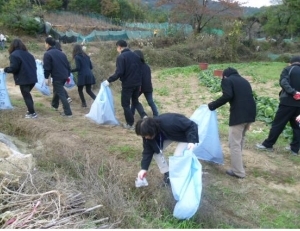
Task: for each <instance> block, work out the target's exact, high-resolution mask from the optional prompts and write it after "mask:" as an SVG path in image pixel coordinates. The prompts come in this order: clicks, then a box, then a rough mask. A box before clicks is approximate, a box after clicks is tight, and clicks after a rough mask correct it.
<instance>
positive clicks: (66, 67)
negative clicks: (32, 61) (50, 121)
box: [43, 37, 72, 117]
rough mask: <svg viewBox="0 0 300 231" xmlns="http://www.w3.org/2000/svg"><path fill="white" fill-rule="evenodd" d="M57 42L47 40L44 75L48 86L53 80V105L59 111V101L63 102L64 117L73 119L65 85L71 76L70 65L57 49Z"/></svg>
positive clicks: (49, 38) (50, 38)
mask: <svg viewBox="0 0 300 231" xmlns="http://www.w3.org/2000/svg"><path fill="white" fill-rule="evenodd" d="M55 43H56V41H55V40H54V39H53V38H52V37H47V38H46V40H45V48H46V49H47V51H46V52H45V54H44V58H43V63H44V65H43V66H44V75H45V78H46V79H48V85H50V84H51V78H49V77H50V75H51V77H52V79H53V82H52V85H53V98H52V102H51V105H52V107H53V108H54V109H55V110H57V109H58V106H59V100H61V102H62V105H63V109H64V113H63V114H62V116H67V117H71V116H72V111H71V107H70V104H69V103H68V100H67V97H66V93H65V89H64V85H65V83H66V81H67V79H68V77H69V76H70V73H71V72H70V64H69V61H68V59H67V56H66V55H65V54H64V53H63V52H61V51H60V50H59V49H57V48H56V47H55Z"/></svg>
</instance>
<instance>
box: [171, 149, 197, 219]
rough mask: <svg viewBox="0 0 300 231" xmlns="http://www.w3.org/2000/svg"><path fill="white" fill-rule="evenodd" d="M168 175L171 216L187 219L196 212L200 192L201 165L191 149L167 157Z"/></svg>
mask: <svg viewBox="0 0 300 231" xmlns="http://www.w3.org/2000/svg"><path fill="white" fill-rule="evenodd" d="M169 177H170V182H171V187H172V193H173V196H174V199H175V200H176V201H177V203H176V205H175V208H174V211H173V216H174V217H176V218H177V219H189V218H191V217H192V216H194V214H195V213H196V212H197V210H198V208H199V205H200V201H201V193H202V166H201V164H200V162H199V160H198V159H197V157H196V156H195V154H194V153H193V152H192V151H189V150H185V151H184V153H183V155H182V156H170V157H169Z"/></svg>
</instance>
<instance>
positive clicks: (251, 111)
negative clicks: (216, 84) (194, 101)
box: [208, 67, 256, 178]
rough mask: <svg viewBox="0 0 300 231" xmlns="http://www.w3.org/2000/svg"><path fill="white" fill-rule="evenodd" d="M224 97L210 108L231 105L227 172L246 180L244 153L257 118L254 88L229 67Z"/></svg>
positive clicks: (225, 74)
mask: <svg viewBox="0 0 300 231" xmlns="http://www.w3.org/2000/svg"><path fill="white" fill-rule="evenodd" d="M221 87H222V93H223V94H222V96H221V97H220V98H218V99H217V100H215V101H213V102H210V103H209V104H208V108H209V109H210V110H211V111H213V110H216V109H217V108H219V107H221V106H223V105H224V104H226V103H229V104H230V109H229V110H230V115H229V148H230V156H231V169H229V170H227V171H226V174H227V175H229V176H233V177H237V178H244V177H245V176H246V173H245V169H244V165H243V159H242V151H243V146H244V140H245V135H246V131H247V130H248V129H249V128H250V125H251V123H253V122H254V121H255V117H256V103H255V100H254V96H253V92H252V87H251V85H250V83H249V82H248V80H246V79H245V78H243V77H242V76H241V75H240V74H239V73H238V71H237V70H236V69H234V68H232V67H229V68H227V69H225V70H224V71H223V75H222V81H221Z"/></svg>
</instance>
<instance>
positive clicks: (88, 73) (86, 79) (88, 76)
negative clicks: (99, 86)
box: [71, 44, 96, 107]
mask: <svg viewBox="0 0 300 231" xmlns="http://www.w3.org/2000/svg"><path fill="white" fill-rule="evenodd" d="M72 56H73V58H74V59H75V64H76V68H74V69H72V70H71V72H78V76H77V87H78V94H79V97H80V100H81V106H82V107H87V105H86V101H85V98H84V94H83V88H84V87H85V90H86V93H87V94H88V95H89V96H90V97H91V98H92V99H93V100H95V99H96V95H95V94H94V93H93V91H92V85H93V84H95V83H96V80H95V77H94V75H93V72H92V69H93V64H92V62H91V59H90V57H89V56H88V55H87V54H86V53H85V52H84V51H83V50H82V46H81V45H79V44H76V45H75V46H74V48H73V53H72Z"/></svg>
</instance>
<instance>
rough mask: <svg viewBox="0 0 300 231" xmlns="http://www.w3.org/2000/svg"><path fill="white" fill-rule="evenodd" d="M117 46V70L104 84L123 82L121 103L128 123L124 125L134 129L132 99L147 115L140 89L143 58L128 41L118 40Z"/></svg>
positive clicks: (143, 115) (144, 115) (144, 114)
mask: <svg viewBox="0 0 300 231" xmlns="http://www.w3.org/2000/svg"><path fill="white" fill-rule="evenodd" d="M116 47H117V51H118V52H119V56H118V57H117V61H116V71H115V73H114V74H113V75H112V76H110V77H109V78H108V79H107V80H105V81H104V85H105V86H108V85H109V84H110V83H111V82H114V81H116V80H117V79H119V80H120V81H121V82H122V91H121V105H122V107H123V110H124V116H125V120H126V124H123V127H124V128H126V129H130V130H133V129H134V126H133V124H134V116H133V114H132V112H131V109H130V101H131V103H132V105H133V106H134V107H135V108H136V109H137V110H138V112H139V114H140V115H141V116H142V117H143V118H146V117H147V114H146V113H145V111H144V108H143V106H142V104H141V103H140V102H139V91H140V87H141V85H142V71H141V66H142V62H141V59H140V58H139V57H138V56H137V55H136V54H134V53H133V52H132V51H131V50H130V49H129V48H128V47H127V42H126V41H124V40H119V41H117V42H116Z"/></svg>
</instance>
